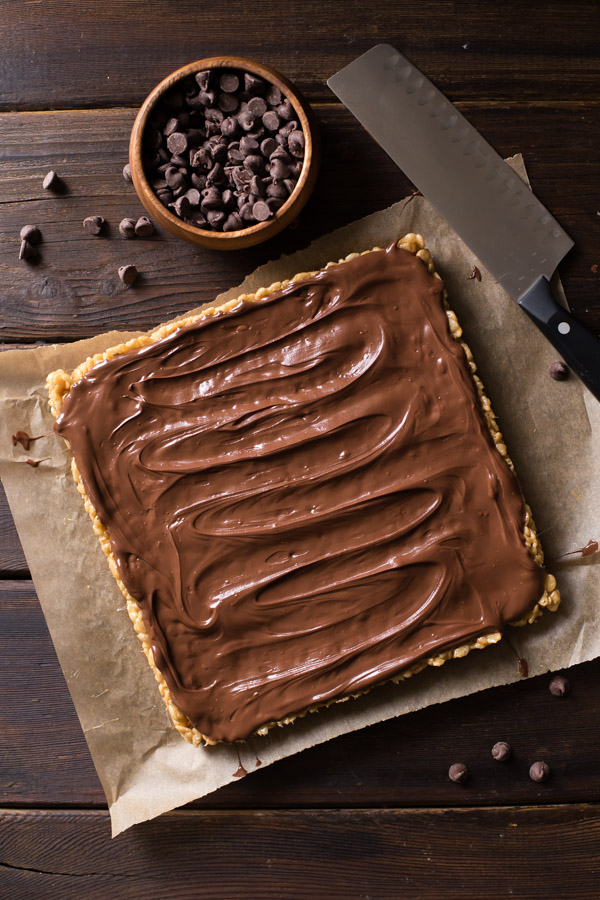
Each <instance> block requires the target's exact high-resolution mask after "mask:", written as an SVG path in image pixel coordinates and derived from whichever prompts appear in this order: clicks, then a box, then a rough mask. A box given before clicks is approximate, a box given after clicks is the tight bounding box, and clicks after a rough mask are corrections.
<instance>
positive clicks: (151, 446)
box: [56, 246, 543, 741]
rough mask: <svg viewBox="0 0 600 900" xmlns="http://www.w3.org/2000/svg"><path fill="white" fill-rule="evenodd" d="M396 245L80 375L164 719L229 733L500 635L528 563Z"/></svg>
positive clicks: (510, 479)
mask: <svg viewBox="0 0 600 900" xmlns="http://www.w3.org/2000/svg"><path fill="white" fill-rule="evenodd" d="M442 289H443V284H442V282H441V281H440V280H439V279H434V278H432V277H431V276H430V275H429V274H428V273H427V270H426V268H425V266H424V265H423V264H422V262H421V261H420V260H419V259H418V258H416V257H415V256H413V255H412V254H410V253H408V252H407V251H404V250H401V249H398V248H397V247H395V246H392V247H390V248H389V249H388V250H386V251H383V250H382V251H376V252H372V253H368V254H365V255H363V256H360V257H357V258H355V259H353V260H351V261H348V262H346V263H343V264H342V265H339V266H333V267H331V268H328V269H325V270H323V271H322V272H320V273H318V274H317V275H316V276H314V277H312V278H310V279H307V280H305V281H301V282H298V283H297V284H292V285H290V286H289V287H287V288H286V289H285V290H282V291H280V292H278V293H277V294H272V295H270V296H269V297H267V298H265V299H264V300H262V301H260V302H257V303H251V302H240V303H239V304H238V305H237V306H236V308H235V309H234V310H233V311H232V312H230V313H222V314H219V315H218V316H216V317H214V318H206V319H204V320H202V321H200V322H197V323H195V324H193V325H189V326H187V327H185V328H181V329H179V330H177V331H176V332H175V333H173V334H172V335H170V336H169V337H167V338H164V339H162V340H160V341H157V342H155V343H152V344H149V345H147V346H145V347H143V348H141V349H139V350H134V351H130V352H128V353H126V354H123V355H119V356H116V357H114V358H113V359H111V360H109V361H106V362H102V363H100V364H98V365H96V366H95V367H94V368H93V369H92V370H91V371H90V372H89V373H88V374H87V375H85V376H84V377H83V378H82V379H81V380H80V381H79V382H78V383H76V384H75V385H74V386H73V387H72V388H71V390H70V392H69V394H68V395H67V397H66V398H65V400H64V403H63V407H62V412H61V415H60V417H59V419H58V421H57V423H56V431H57V432H58V433H59V434H61V435H62V436H63V437H64V438H66V439H67V440H68V441H69V443H70V445H71V449H72V452H73V455H74V457H75V460H76V463H77V466H78V468H79V471H80V473H81V477H82V479H83V483H84V486H85V489H86V492H87V494H88V496H89V497H90V499H91V501H92V503H93V505H94V507H95V509H96V511H97V514H98V516H99V517H100V519H101V520H102V522H104V524H105V525H106V527H107V528H108V531H109V533H110V539H111V546H112V550H113V553H114V556H115V558H116V560H117V566H118V570H119V575H120V577H121V578H122V580H123V582H124V584H125V586H126V587H127V589H128V591H129V592H130V593H131V594H132V595H133V596H134V597H135V598H136V600H137V601H138V603H139V605H140V607H141V609H142V614H143V618H144V622H145V625H146V628H147V631H148V634H149V636H150V639H151V642H152V648H153V654H154V660H155V663H156V665H157V667H158V668H159V669H160V671H161V672H162V673H163V675H164V677H165V679H166V681H167V684H168V686H169V690H170V692H171V695H172V698H173V701H174V702H175V704H176V705H177V706H178V707H179V708H180V709H181V710H182V711H183V712H184V713H186V715H187V716H188V717H189V718H190V719H191V721H192V722H193V723H194V725H195V726H196V727H197V728H198V730H199V731H201V732H202V733H203V734H205V735H207V736H209V737H211V738H214V739H222V740H228V741H233V740H237V739H243V738H246V737H248V735H250V734H251V733H252V732H253V731H254V730H256V729H257V728H259V727H260V726H262V725H265V724H266V723H269V722H272V721H279V720H281V719H283V718H284V717H286V716H288V715H292V714H294V713H298V712H301V711H302V710H304V709H306V708H307V707H310V706H313V705H317V704H320V703H324V702H327V701H329V700H332V699H335V698H341V697H344V696H346V695H348V694H351V693H355V692H357V691H361V690H364V689H366V688H368V687H370V686H371V685H373V684H376V683H377V682H381V681H384V680H386V679H388V678H391V677H392V676H394V675H395V674H397V673H398V672H400V671H401V670H402V669H405V668H406V667H407V666H410V665H411V664H412V663H414V662H415V661H417V660H419V659H422V658H424V657H425V658H426V657H430V656H432V655H435V654H437V653H440V652H442V651H443V650H445V649H447V648H450V647H456V646H458V645H461V644H465V643H467V642H468V641H471V640H473V639H475V638H477V637H478V636H480V635H482V634H485V633H489V632H495V631H498V630H501V629H502V628H503V627H504V625H505V623H507V622H510V621H514V620H517V619H519V618H520V617H521V616H522V615H523V614H524V613H525V612H526V611H528V610H530V609H531V608H532V607H533V606H534V604H535V603H536V601H537V600H538V599H539V597H540V596H541V594H542V591H543V570H542V569H540V568H538V567H537V566H536V565H535V564H534V562H533V561H532V559H531V557H530V556H529V553H528V551H527V549H526V547H525V545H524V543H523V538H522V534H521V532H522V526H523V517H524V511H523V502H522V498H521V494H520V491H519V486H518V483H517V481H516V479H515V477H514V475H513V474H512V472H511V471H510V469H509V468H508V466H507V465H506V463H505V462H504V460H503V459H502V457H501V456H500V454H499V453H498V451H497V450H496V449H495V447H494V444H493V442H492V439H491V437H490V434H489V430H488V426H487V423H486V421H485V419H484V417H483V414H482V412H481V408H480V404H479V401H478V398H477V394H476V390H475V386H474V383H473V380H472V378H471V375H470V373H469V371H468V367H467V364H466V361H465V357H464V354H463V350H462V348H461V346H460V344H459V343H458V342H457V341H455V340H454V338H453V337H452V336H451V334H450V331H449V328H448V321H447V317H446V313H445V311H444V309H443V305H442V297H441V295H442Z"/></svg>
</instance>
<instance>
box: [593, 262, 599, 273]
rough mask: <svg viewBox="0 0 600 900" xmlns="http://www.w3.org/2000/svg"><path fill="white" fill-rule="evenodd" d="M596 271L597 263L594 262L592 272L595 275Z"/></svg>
mask: <svg viewBox="0 0 600 900" xmlns="http://www.w3.org/2000/svg"><path fill="white" fill-rule="evenodd" d="M597 271H598V263H594V265H593V266H592V272H593V273H594V275H595V274H596V272H597Z"/></svg>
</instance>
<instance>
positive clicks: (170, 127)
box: [163, 116, 179, 137]
mask: <svg viewBox="0 0 600 900" xmlns="http://www.w3.org/2000/svg"><path fill="white" fill-rule="evenodd" d="M178 128H179V119H178V118H177V117H176V116H172V117H171V118H170V119H169V120H168V121H167V124H166V125H165V126H164V128H163V134H164V136H165V137H169V136H170V135H172V134H173V132H175V131H177V129H178Z"/></svg>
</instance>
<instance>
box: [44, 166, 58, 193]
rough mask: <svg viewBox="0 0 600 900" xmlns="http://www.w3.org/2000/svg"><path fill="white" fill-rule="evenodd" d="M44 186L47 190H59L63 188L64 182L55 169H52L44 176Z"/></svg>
mask: <svg viewBox="0 0 600 900" xmlns="http://www.w3.org/2000/svg"><path fill="white" fill-rule="evenodd" d="M42 187H43V188H44V190H45V191H59V190H60V189H61V187H62V182H61V180H60V178H59V177H58V175H57V174H56V172H55V171H54V169H50V171H49V172H48V174H47V175H46V177H45V178H44V180H43V182H42Z"/></svg>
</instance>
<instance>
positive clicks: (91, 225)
mask: <svg viewBox="0 0 600 900" xmlns="http://www.w3.org/2000/svg"><path fill="white" fill-rule="evenodd" d="M83 227H84V228H85V230H86V231H89V233H90V234H100V232H101V231H102V229H103V227H104V219H103V218H102V216H87V218H85V219H84V220H83Z"/></svg>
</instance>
